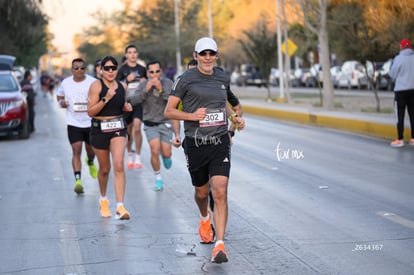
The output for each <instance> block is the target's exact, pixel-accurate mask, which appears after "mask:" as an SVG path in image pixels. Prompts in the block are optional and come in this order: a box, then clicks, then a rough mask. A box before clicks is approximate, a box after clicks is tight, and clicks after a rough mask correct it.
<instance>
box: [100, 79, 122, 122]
mask: <svg viewBox="0 0 414 275" xmlns="http://www.w3.org/2000/svg"><path fill="white" fill-rule="evenodd" d="M100 81H101V86H102V91H101V93H100V94H99V99H102V98H103V97H105V96H106V94H107V92H108V87H107V86H106V85H105V83H104V82H103V80H102V79H100ZM117 83H118V88H117V89H116V90H115V92H116V93H115V95H114V97H113V98H111V100H109V101H108V102H107V103H106V104H105V106H104V107H103V108H102V110H101V111H100V112H99V113H97V114H96V116H119V115H122V114H123V110H122V109H123V108H124V104H125V89H124V86H122V84H121V83H120V82H119V81H117Z"/></svg>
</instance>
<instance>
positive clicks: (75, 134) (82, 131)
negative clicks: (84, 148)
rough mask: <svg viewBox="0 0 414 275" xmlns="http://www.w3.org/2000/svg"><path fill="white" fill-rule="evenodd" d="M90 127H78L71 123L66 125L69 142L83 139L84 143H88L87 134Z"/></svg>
mask: <svg viewBox="0 0 414 275" xmlns="http://www.w3.org/2000/svg"><path fill="white" fill-rule="evenodd" d="M90 130H91V128H89V127H88V128H79V127H75V126H72V125H68V138H69V142H70V144H72V143H75V142H79V141H84V142H85V143H86V144H90V142H89V134H90Z"/></svg>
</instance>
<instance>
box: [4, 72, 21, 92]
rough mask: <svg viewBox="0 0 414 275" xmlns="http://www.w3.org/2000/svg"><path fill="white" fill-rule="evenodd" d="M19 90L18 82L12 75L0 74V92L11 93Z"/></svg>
mask: <svg viewBox="0 0 414 275" xmlns="http://www.w3.org/2000/svg"><path fill="white" fill-rule="evenodd" d="M17 89H18V87H17V82H16V81H15V80H14V79H13V76H12V75H10V74H0V92H11V91H16V90H17Z"/></svg>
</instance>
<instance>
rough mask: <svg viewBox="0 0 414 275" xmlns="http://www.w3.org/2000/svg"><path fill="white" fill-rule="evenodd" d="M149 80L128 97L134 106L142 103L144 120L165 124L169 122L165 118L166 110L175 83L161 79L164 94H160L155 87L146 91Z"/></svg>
mask: <svg viewBox="0 0 414 275" xmlns="http://www.w3.org/2000/svg"><path fill="white" fill-rule="evenodd" d="M147 82H148V80H145V81H144V82H141V83H139V85H138V88H137V89H136V90H135V91H134V92H133V93H131V92H130V93H129V94H128V95H127V97H128V100H129V102H131V104H132V105H136V104H138V103H142V108H143V115H144V117H143V120H144V121H150V122H155V123H163V122H167V121H169V120H168V119H167V118H166V117H165V116H164V109H165V106H166V105H167V101H168V97H169V93H170V91H171V88H172V86H173V82H172V81H171V80H170V79H168V78H165V77H162V78H161V85H162V92H161V93H160V92H158V91H157V89H155V88H154V87H152V88H151V90H150V91H149V92H147V91H145V89H146V86H147Z"/></svg>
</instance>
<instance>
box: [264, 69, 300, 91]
mask: <svg viewBox="0 0 414 275" xmlns="http://www.w3.org/2000/svg"><path fill="white" fill-rule="evenodd" d="M286 75H287V74H286V72H283V76H284V81H286V80H287V81H289V85H290V86H292V87H296V86H299V82H298V81H296V78H295V75H294V74H293V72H292V71H289V78H288V79H287V78H286ZM269 84H270V85H272V86H274V87H279V69H276V68H271V69H270V74H269Z"/></svg>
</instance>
